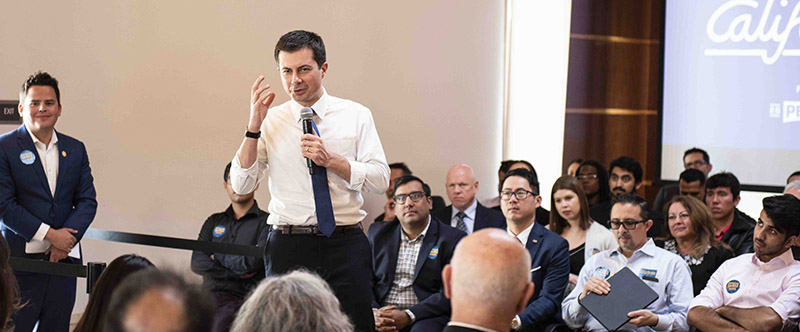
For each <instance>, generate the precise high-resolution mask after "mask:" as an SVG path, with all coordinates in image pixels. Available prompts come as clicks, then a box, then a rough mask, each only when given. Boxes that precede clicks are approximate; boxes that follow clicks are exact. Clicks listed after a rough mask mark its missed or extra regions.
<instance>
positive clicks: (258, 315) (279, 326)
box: [231, 270, 353, 332]
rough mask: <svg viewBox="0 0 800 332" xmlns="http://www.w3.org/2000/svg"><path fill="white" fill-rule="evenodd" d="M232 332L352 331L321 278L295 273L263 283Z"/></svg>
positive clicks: (239, 316)
mask: <svg viewBox="0 0 800 332" xmlns="http://www.w3.org/2000/svg"><path fill="white" fill-rule="evenodd" d="M231 331H232V332H284V331H285V332H290V331H292V332H316V331H325V332H350V331H353V325H352V324H351V323H350V320H349V319H348V318H347V316H346V315H345V314H344V313H343V312H342V310H341V308H340V305H339V300H337V299H336V297H335V296H334V295H333V291H332V290H331V288H330V287H329V286H328V284H327V283H326V282H325V280H322V278H320V277H319V276H318V275H316V274H314V273H311V272H308V271H302V270H299V271H293V272H291V273H288V274H285V275H282V276H273V277H269V278H267V279H264V280H263V281H261V283H260V284H259V285H258V287H257V288H256V289H255V290H254V291H253V292H252V293H250V295H249V297H248V298H247V300H246V301H245V302H244V304H242V307H241V309H239V313H238V315H237V317H236V320H235V321H234V322H233V326H232V328H231Z"/></svg>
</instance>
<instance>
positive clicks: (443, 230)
mask: <svg viewBox="0 0 800 332" xmlns="http://www.w3.org/2000/svg"><path fill="white" fill-rule="evenodd" d="M400 232H402V227H401V226H400V222H399V221H381V222H375V223H373V224H372V226H370V227H369V232H368V233H369V244H370V246H371V247H372V264H373V266H374V267H375V275H374V276H373V278H372V294H373V297H372V306H373V307H374V308H379V307H380V303H382V302H383V300H384V298H385V297H386V295H387V294H389V289H390V288H391V287H392V282H393V281H394V273H395V270H396V269H397V256H398V252H399V250H400ZM464 236H466V234H465V233H464V232H462V231H459V230H457V229H455V228H452V227H450V226H447V225H444V224H442V223H441V222H439V221H437V220H436V218H431V224H430V226H429V227H428V232H427V233H426V235H425V238H424V239H422V247H421V248H420V250H419V256H418V257H417V265H416V267H415V268H414V282H413V284H412V287H413V288H414V293H415V294H416V295H417V298H418V299H419V300H420V302H419V303H417V304H416V305H415V306H412V307H411V308H409V309H411V312H413V313H414V316H416V319H417V320H420V319H424V318H430V317H435V316H449V315H450V300H448V299H447V298H446V297H445V296H444V292H443V287H444V286H443V282H442V269H444V267H445V265H447V264H450V258H452V257H453V251H454V250H455V248H456V244H457V243H458V241H460V240H461V238H463V237H464Z"/></svg>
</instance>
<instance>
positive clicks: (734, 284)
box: [725, 280, 741, 294]
mask: <svg viewBox="0 0 800 332" xmlns="http://www.w3.org/2000/svg"><path fill="white" fill-rule="evenodd" d="M739 286H741V285H740V284H739V280H731V281H728V284H727V285H725V290H727V291H728V294H733V293H736V291H738V290H739Z"/></svg>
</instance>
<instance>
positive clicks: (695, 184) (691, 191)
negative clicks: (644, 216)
mask: <svg viewBox="0 0 800 332" xmlns="http://www.w3.org/2000/svg"><path fill="white" fill-rule="evenodd" d="M678 191H679V193H680V194H681V195H684V196H692V197H694V198H697V199H699V200H700V201H701V202H702V201H704V200H705V199H706V176H705V174H703V172H701V171H698V170H696V169H693V168H690V169H687V170H685V171H683V172H681V175H680V178H679V179H678ZM670 199H672V198H670ZM668 201H669V200H668ZM659 209H660V210H662V211H663V210H664V206H661V207H659Z"/></svg>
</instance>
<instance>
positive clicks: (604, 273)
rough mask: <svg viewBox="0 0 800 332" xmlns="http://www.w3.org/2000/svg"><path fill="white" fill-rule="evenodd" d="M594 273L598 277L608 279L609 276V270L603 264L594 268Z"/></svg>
mask: <svg viewBox="0 0 800 332" xmlns="http://www.w3.org/2000/svg"><path fill="white" fill-rule="evenodd" d="M594 275H595V276H596V277H598V278H603V279H608V277H610V276H611V270H609V269H608V268H606V267H605V266H599V267H597V268H596V269H594Z"/></svg>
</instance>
